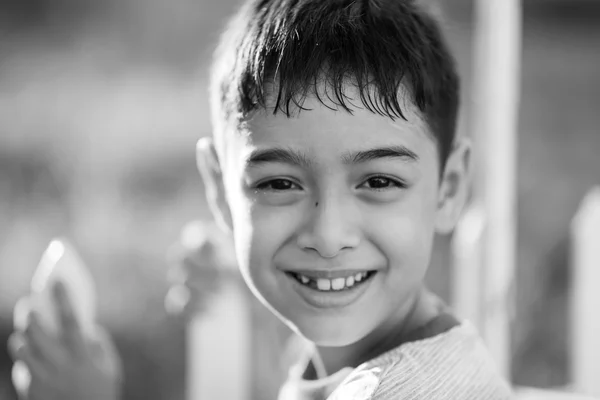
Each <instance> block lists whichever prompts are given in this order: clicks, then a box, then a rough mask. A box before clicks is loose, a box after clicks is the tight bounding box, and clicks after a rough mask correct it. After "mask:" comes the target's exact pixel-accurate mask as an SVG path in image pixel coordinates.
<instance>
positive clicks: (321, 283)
mask: <svg viewBox="0 0 600 400" xmlns="http://www.w3.org/2000/svg"><path fill="white" fill-rule="evenodd" d="M317 288H318V289H319V290H325V291H328V290H331V281H330V280H329V279H322V278H319V279H317Z"/></svg>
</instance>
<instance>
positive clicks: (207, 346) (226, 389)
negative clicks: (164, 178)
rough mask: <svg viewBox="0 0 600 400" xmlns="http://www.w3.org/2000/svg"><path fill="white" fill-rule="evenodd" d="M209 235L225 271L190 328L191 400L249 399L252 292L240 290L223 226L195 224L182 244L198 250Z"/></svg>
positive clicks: (237, 273) (188, 229) (235, 267)
mask: <svg viewBox="0 0 600 400" xmlns="http://www.w3.org/2000/svg"><path fill="white" fill-rule="evenodd" d="M206 235H210V240H211V241H212V242H213V243H216V244H217V248H216V250H217V252H218V253H219V256H218V257H217V259H218V260H220V261H222V262H223V265H222V266H220V267H223V268H225V269H226V270H225V271H223V272H224V273H223V274H222V275H223V282H221V284H220V290H219V291H218V293H217V294H216V295H215V296H213V297H211V298H210V300H209V303H208V307H207V310H206V311H204V312H203V313H202V314H201V315H199V316H197V317H195V318H194V319H192V321H191V322H190V323H189V325H188V328H187V343H188V345H187V378H186V380H187V400H213V399H228V400H249V399H250V393H251V389H252V387H251V385H250V377H251V371H250V355H251V345H250V344H251V340H252V330H251V309H250V304H249V302H248V298H247V291H246V290H243V289H244V288H243V287H240V285H242V284H243V283H242V279H241V276H238V275H239V272H238V271H237V264H236V262H235V254H234V251H233V248H232V246H231V244H230V243H227V242H226V241H227V238H225V237H224V236H223V235H222V234H221V232H220V231H219V230H218V228H216V227H215V226H212V225H211V224H209V223H205V222H204V223H203V222H201V221H195V222H192V223H190V224H189V225H188V226H187V227H186V228H185V229H184V230H183V234H182V242H184V245H185V246H186V247H188V248H198V247H199V246H200V245H201V243H202V242H203V241H206V240H207V239H206Z"/></svg>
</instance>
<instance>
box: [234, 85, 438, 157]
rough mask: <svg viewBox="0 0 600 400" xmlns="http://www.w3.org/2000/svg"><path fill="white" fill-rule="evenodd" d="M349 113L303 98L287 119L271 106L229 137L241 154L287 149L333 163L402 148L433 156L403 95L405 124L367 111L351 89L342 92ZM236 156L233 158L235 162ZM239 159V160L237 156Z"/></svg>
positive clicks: (425, 131)
mask: <svg viewBox="0 0 600 400" xmlns="http://www.w3.org/2000/svg"><path fill="white" fill-rule="evenodd" d="M348 96H349V98H350V99H356V100H352V102H351V105H350V108H351V110H352V113H349V112H348V111H346V110H344V109H343V108H341V107H339V106H336V105H335V104H334V103H333V102H332V101H328V100H327V98H326V97H323V96H321V97H320V98H317V97H316V96H308V97H306V99H305V101H304V102H303V103H302V108H303V109H302V110H300V109H295V110H293V113H292V115H291V116H289V117H288V116H287V115H285V114H284V113H283V112H281V111H278V112H277V113H275V114H274V113H273V110H274V109H273V105H269V106H268V107H267V108H266V109H262V110H260V111H257V112H256V113H255V114H254V115H252V117H251V118H249V119H248V120H247V121H245V122H244V123H243V124H242V125H241V126H240V129H239V131H238V132H237V134H236V135H233V136H234V137H235V138H232V139H233V140H234V141H235V142H237V143H236V146H234V147H237V148H238V149H241V150H242V152H243V153H247V152H249V151H252V150H253V149H257V148H268V147H288V148H296V149H302V150H304V151H306V152H307V153H309V154H311V155H312V156H314V157H315V158H322V159H333V158H335V157H337V156H336V154H337V155H339V154H341V153H344V152H346V151H348V150H350V151H354V150H361V149H364V148H369V147H371V148H372V147H377V146H389V145H402V146H405V147H407V148H409V149H410V150H411V151H413V152H415V153H417V154H419V155H425V156H426V155H427V154H431V155H432V156H433V157H435V156H436V154H437V153H436V149H437V147H436V142H435V140H434V137H433V135H432V134H431V131H430V129H429V126H428V124H427V122H426V121H425V120H424V118H423V116H422V114H421V113H420V111H419V110H418V109H417V107H416V106H415V105H414V104H413V103H412V102H411V101H410V100H409V97H408V96H403V99H404V101H403V102H402V105H403V108H402V111H403V114H404V116H405V118H406V119H401V118H398V119H396V120H392V119H391V118H389V117H387V116H381V115H378V114H376V113H373V112H371V111H369V110H367V109H366V108H365V107H364V106H363V104H362V103H361V101H360V94H359V93H358V92H357V91H356V90H352V89H351V88H350V89H348ZM239 156H240V154H239V153H238V155H237V157H236V158H238V157H239ZM241 156H242V157H243V155H241Z"/></svg>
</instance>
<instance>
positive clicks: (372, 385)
mask: <svg viewBox="0 0 600 400" xmlns="http://www.w3.org/2000/svg"><path fill="white" fill-rule="evenodd" d="M338 389H339V395H338V397H333V396H332V397H331V400H337V399H338V398H339V399H352V400H392V399H393V400H397V399H403V400H404V399H406V400H420V399H423V400H425V399H427V400H454V399H461V400H463V399H464V400H471V399H473V400H475V399H489V400H508V399H511V398H512V394H511V393H512V392H511V389H510V385H509V384H508V382H507V381H506V380H505V379H503V378H502V377H501V375H500V374H499V372H498V371H497V369H496V367H495V364H494V362H493V360H492V358H491V356H490V355H489V353H488V351H487V349H486V348H485V346H484V345H483V342H482V340H481V339H480V338H479V335H478V334H477V331H476V330H475V328H474V327H473V326H472V325H471V324H469V323H468V322H463V323H462V324H460V325H459V326H456V327H455V328H453V329H451V330H449V331H448V332H445V333H443V334H440V335H436V336H434V337H431V338H427V339H424V340H419V341H415V342H411V343H406V344H404V345H402V346H399V347H398V348H396V349H394V350H392V351H390V352H388V353H386V354H384V355H382V356H381V357H378V358H377V359H375V360H372V361H371V362H368V363H366V364H364V365H362V366H361V367H359V368H358V369H357V370H355V372H354V373H353V374H351V376H349V377H348V378H347V379H346V381H344V382H343V383H342V385H340V387H339V388H338ZM336 392H337V391H336ZM350 393H352V394H350ZM334 394H337V393H334Z"/></svg>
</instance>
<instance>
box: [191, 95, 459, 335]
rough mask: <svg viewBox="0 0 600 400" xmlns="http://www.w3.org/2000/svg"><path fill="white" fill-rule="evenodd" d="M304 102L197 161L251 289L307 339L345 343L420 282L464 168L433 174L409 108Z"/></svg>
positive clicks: (392, 313)
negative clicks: (398, 114)
mask: <svg viewBox="0 0 600 400" xmlns="http://www.w3.org/2000/svg"><path fill="white" fill-rule="evenodd" d="M406 103H407V105H409V104H408V103H409V102H406ZM303 106H304V107H305V108H308V109H310V110H309V111H302V112H300V113H299V114H298V115H297V116H295V117H292V118H288V117H286V116H285V115H283V114H282V113H278V114H276V115H273V114H272V113H271V112H260V113H257V114H256V115H255V116H254V117H253V118H252V119H251V120H249V121H248V122H247V123H246V124H245V125H244V129H243V131H242V132H238V133H237V134H231V137H230V138H228V140H229V143H228V145H227V148H226V149H225V150H224V153H223V154H222V157H221V159H222V160H223V163H222V165H221V166H215V165H214V163H211V157H213V156H214V149H212V151H211V150H210V149H208V150H207V149H204V150H203V151H201V152H200V154H199V156H200V157H199V159H200V160H199V161H200V162H201V164H202V165H203V166H204V167H203V168H202V170H203V171H204V172H203V176H204V178H205V182H206V183H207V190H208V192H209V201H210V202H211V204H212V206H213V210H214V211H215V213H216V214H217V216H218V217H222V218H224V219H225V220H226V222H228V223H229V224H230V226H231V228H232V230H233V234H234V239H235V245H236V253H237V257H238V262H239V265H240V268H241V270H242V273H243V275H244V278H245V279H246V281H247V283H248V284H249V286H250V288H251V289H252V290H253V292H254V293H255V294H256V295H257V296H258V297H259V299H261V301H262V302H263V303H264V304H265V305H267V306H268V307H269V308H270V309H271V310H272V311H273V312H275V313H276V314H277V315H278V316H279V317H280V318H281V319H282V320H283V321H284V322H285V323H287V324H288V325H289V326H290V327H291V328H292V329H294V330H296V331H297V332H299V333H300V334H302V335H303V336H305V337H306V338H307V339H309V340H311V341H313V342H315V343H317V344H318V345H321V346H345V345H349V344H352V343H355V342H357V341H358V340H360V339H362V338H364V337H365V336H367V335H368V334H369V333H371V332H373V331H374V330H376V329H377V328H378V327H379V326H382V325H383V324H384V322H389V321H390V319H392V320H393V319H394V318H399V316H398V315H399V310H404V309H405V308H406V307H405V305H406V303H407V302H409V301H410V299H411V298H412V296H413V295H414V294H415V293H416V292H417V291H418V290H419V289H420V288H421V286H422V282H423V278H424V275H425V272H426V270H427V267H428V265H429V261H430V256H431V251H432V243H433V238H434V234H435V232H436V230H441V231H447V230H449V229H451V227H452V226H453V224H454V221H455V220H456V215H457V214H458V213H457V208H460V205H461V204H460V203H461V199H460V197H461V194H462V192H463V189H462V187H463V186H464V183H463V181H464V179H462V178H463V177H464V175H465V174H464V172H465V168H463V167H464V165H462V164H464V163H462V164H461V162H458V163H457V162H454V161H451V160H449V162H448V166H447V167H446V172H445V174H444V177H443V179H442V181H441V182H440V180H439V171H440V165H439V160H438V158H439V157H438V152H437V147H436V142H435V141H434V139H433V137H432V135H431V133H430V132H429V129H428V126H427V124H426V123H425V122H424V121H423V120H422V119H421V118H420V116H419V114H418V112H417V111H416V109H414V108H410V107H408V108H407V109H406V110H405V115H406V116H407V119H408V121H404V120H397V121H395V122H393V121H391V120H390V119H389V118H386V117H382V116H379V115H376V114H373V113H371V112H369V111H367V110H365V109H363V108H358V107H357V108H356V109H355V110H354V113H353V114H349V113H347V112H345V111H332V110H331V109H330V108H328V107H326V106H324V105H323V104H321V103H320V102H319V101H318V100H317V99H315V98H311V97H309V98H307V100H306V102H305V103H304V104H303ZM211 154H213V156H211ZM461 158H462V159H466V157H464V154H463V157H461ZM213 161H214V160H213ZM455 164H456V165H457V166H458V167H457V168H454V167H453V165H455ZM460 165H462V166H460ZM221 174H222V175H221ZM457 177H458V178H459V179H457ZM221 179H222V181H221ZM221 182H223V184H221Z"/></svg>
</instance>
